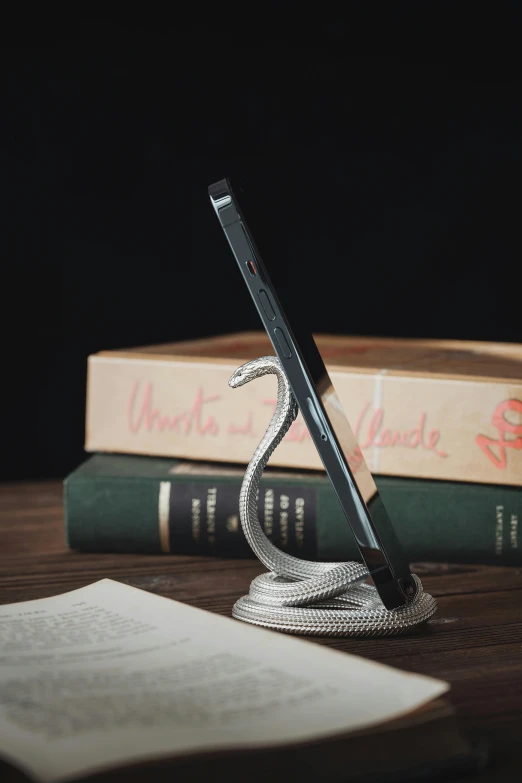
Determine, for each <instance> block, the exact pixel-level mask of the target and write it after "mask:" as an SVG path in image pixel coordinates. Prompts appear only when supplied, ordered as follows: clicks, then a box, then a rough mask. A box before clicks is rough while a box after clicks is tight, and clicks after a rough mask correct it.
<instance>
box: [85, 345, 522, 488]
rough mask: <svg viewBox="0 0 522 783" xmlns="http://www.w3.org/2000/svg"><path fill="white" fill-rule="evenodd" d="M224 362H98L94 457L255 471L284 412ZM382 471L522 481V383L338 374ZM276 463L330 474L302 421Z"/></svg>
mask: <svg viewBox="0 0 522 783" xmlns="http://www.w3.org/2000/svg"><path fill="white" fill-rule="evenodd" d="M235 369H236V367H235V365H234V364H231V363H229V362H228V361H224V360H216V361H213V362H208V361H201V362H198V361H195V360H188V359H187V360H186V361H184V360H181V359H179V358H178V359H176V358H174V359H172V358H171V359H169V358H166V357H163V358H161V357H160V358H155V357H152V356H151V357H147V356H146V355H145V356H143V357H138V356H136V355H131V356H127V357H125V356H99V355H94V356H91V357H90V359H89V368H88V385H87V419H86V444H85V445H86V449H87V451H91V452H93V451H99V452H113V453H123V454H146V455H155V456H168V457H183V458H187V459H197V460H206V461H217V462H240V463H244V464H246V463H247V462H248V461H249V460H250V457H251V455H252V452H253V451H254V449H255V447H256V445H257V443H258V442H259V440H260V439H261V437H262V435H263V433H264V431H265V428H266V425H267V423H268V421H269V419H270V415H271V413H272V411H273V407H274V405H275V397H276V389H275V386H274V382H273V379H272V378H270V377H264V378H260V379H258V380H257V381H256V382H255V383H250V384H247V385H246V386H244V387H242V388H241V389H230V388H229V386H228V379H229V377H230V375H231V374H232V372H233V371H234V370H235ZM331 375H332V379H333V382H334V384H335V387H336V390H337V392H338V395H339V398H340V401H341V404H342V405H343V407H344V409H345V410H346V413H347V415H348V419H349V421H350V422H351V424H352V428H353V429H354V431H355V433H356V436H357V439H358V442H359V444H360V446H361V448H362V452H363V454H364V457H365V459H366V461H367V463H368V465H369V467H370V469H371V470H372V472H373V473H374V474H376V475H391V476H408V477H417V478H430V479H441V480H448V481H473V482H479V483H487V484H502V485H506V484H510V485H514V486H517V485H519V484H520V477H521V475H522V383H517V382H512V383H508V382H492V381H487V380H483V381H474V382H472V381H467V380H456V379H441V378H437V377H434V376H432V377H430V376H428V377H408V376H407V375H405V374H401V375H386V374H385V373H377V374H372V373H354V372H350V371H348V370H344V371H340V370H338V369H337V370H336V369H332V372H331ZM271 464H272V465H279V466H282V467H299V468H312V469H322V463H321V461H320V458H319V456H318V454H317V451H316V449H315V446H314V444H313V442H312V440H311V438H310V434H309V432H308V430H307V428H306V426H305V424H304V421H303V419H302V418H301V416H299V417H298V418H297V420H296V421H295V422H294V424H293V425H292V427H291V429H290V431H289V432H288V434H287V435H286V437H285V438H284V440H283V442H282V443H281V445H280V446H279V447H278V448H277V450H276V451H275V453H274V455H273V457H272V458H271Z"/></svg>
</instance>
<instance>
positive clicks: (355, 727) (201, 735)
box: [0, 579, 482, 783]
mask: <svg viewBox="0 0 522 783" xmlns="http://www.w3.org/2000/svg"><path fill="white" fill-rule="evenodd" d="M405 643H407V641H406V640H405ZM426 643H427V644H428V643H429V640H426ZM448 688H449V686H448V685H447V683H445V682H442V681H440V680H437V679H434V678H431V677H425V676H422V675H417V674H409V673H406V672H403V671H399V670H397V669H393V668H391V667H389V666H385V665H382V664H378V663H375V662H372V661H369V660H366V659H364V658H361V657H358V656H355V655H349V654H347V653H342V652H339V651H336V650H334V649H331V648H328V647H324V646H322V645H320V644H317V643H313V642H310V641H303V640H301V639H296V638H293V637H290V636H285V635H283V634H278V633H275V632H272V631H266V630H263V629H259V628H255V627H253V626H248V625H245V624H243V623H239V622H236V621H234V620H232V619H229V618H225V617H221V616H219V615H215V614H212V613H210V612H206V611H203V610H200V609H195V608H193V607H190V606H187V605H185V604H181V603H178V602H176V601H172V600H170V599H167V598H163V597H161V596H158V595H154V594H151V593H148V592H145V591H142V590H138V589H136V588H133V587H130V586H128V585H125V584H122V583H120V582H114V581H112V580H109V579H104V580H102V581H100V582H96V583H94V584H92V585H89V586H87V587H83V588H80V589H79V590H75V591H72V592H70V593H65V594H63V595H58V596H54V597H51V598H45V599H37V600H35V601H27V602H24V603H18V604H9V605H6V606H2V607H0V757H1V758H2V762H3V766H1V767H0V777H1V779H2V781H5V782H6V783H7V781H15V780H16V781H21V780H29V781H43V782H44V783H46V782H48V783H55V782H56V783H58V782H59V781H68V780H71V781H72V780H76V781H78V780H82V781H87V780H90V781H93V783H94V781H98V783H102V781H120V780H125V781H126V782H127V783H130V782H131V781H141V780H154V781H163V780H165V781H166V780H172V779H173V775H176V778H177V779H178V780H205V779H207V777H208V779H212V780H213V781H221V780H223V781H225V780H226V781H233V780H245V779H248V780H249V781H258V780H259V781H261V780H266V779H267V778H270V777H272V778H275V779H280V778H283V777H285V778H286V779H292V780H300V781H312V780H317V781H319V780H320V781H334V780H336V781H340V780H346V781H370V780H371V781H383V782H384V781H390V783H391V781H396V780H397V781H399V780H401V781H404V780H409V779H412V780H413V779H418V778H419V777H420V776H423V775H424V774H426V775H430V776H433V774H435V773H436V772H438V771H440V772H443V771H447V770H448V769H451V770H455V771H456V770H461V769H469V768H473V767H476V766H477V765H478V764H479V763H481V761H482V759H481V757H480V754H478V753H477V752H476V751H475V750H473V749H472V747H471V746H470V744H469V742H468V740H467V739H466V738H464V737H463V736H462V735H461V734H460V732H459V730H458V727H457V723H456V720H455V715H454V712H453V709H452V707H451V704H450V700H449V699H448V697H447V696H445V694H447V692H448Z"/></svg>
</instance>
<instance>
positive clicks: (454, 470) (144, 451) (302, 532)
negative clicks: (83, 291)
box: [65, 332, 522, 565]
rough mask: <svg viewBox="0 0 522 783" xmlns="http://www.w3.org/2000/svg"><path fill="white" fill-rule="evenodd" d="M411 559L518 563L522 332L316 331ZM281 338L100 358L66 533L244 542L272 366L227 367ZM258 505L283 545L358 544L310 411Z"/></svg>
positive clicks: (120, 545)
mask: <svg viewBox="0 0 522 783" xmlns="http://www.w3.org/2000/svg"><path fill="white" fill-rule="evenodd" d="M316 340H317V343H318V346H319V349H320V351H321V353H322V355H323V357H324V359H325V362H326V364H327V368H328V370H329V373H330V375H331V377H332V380H333V383H334V385H335V387H336V390H337V392H338V395H339V397H340V401H341V403H342V405H343V407H344V409H345V411H346V413H347V415H348V419H349V421H350V422H351V424H352V427H353V429H354V430H355V433H356V436H357V439H358V442H359V445H360V447H361V449H362V452H363V454H364V457H365V459H366V461H367V462H368V465H369V467H370V469H371V470H372V472H373V474H374V476H375V479H376V483H377V486H378V489H379V490H380V492H381V496H382V498H383V500H384V502H385V504H386V506H387V508H388V511H389V513H390V516H391V518H392V520H393V522H394V525H395V527H396V529H397V532H398V535H399V538H400V539H401V541H402V543H403V545H404V546H405V548H406V551H407V554H408V556H409V558H410V560H411V561H420V560H422V561H426V560H427V561H432V562H433V561H444V562H452V561H453V562H461V563H462V562H475V563H478V562H482V563H495V564H499V565H506V564H512V565H520V564H521V563H522V556H521V552H522V549H521V547H520V545H519V540H520V535H521V533H520V532H519V522H520V520H521V519H522V486H521V485H522V345H516V344H498V343H478V342H462V341H459V342H456V341H435V340H405V339H384V338H383V339H378V338H364V337H339V336H338V337H334V336H322V335H318V336H317V337H316ZM267 354H273V349H272V347H271V345H270V343H269V340H268V338H267V337H266V336H265V335H264V334H263V333H260V332H259V333H258V332H250V333H241V334H233V335H226V336H222V337H215V338H211V339H206V340H195V341H190V342H184V343H174V344H167V345H155V346H148V347H141V348H135V349H126V350H121V351H104V352H101V353H98V354H95V355H93V356H91V357H90V358H89V367H88V388H87V420H86V450H87V451H88V452H95V453H94V455H93V456H91V457H90V458H89V459H87V461H86V462H84V463H83V464H82V465H81V466H80V467H79V468H78V469H77V470H76V471H74V472H73V473H72V474H71V475H70V476H69V477H68V478H67V479H66V481H65V509H66V517H65V519H66V530H67V537H68V542H69V546H70V547H71V548H73V549H78V550H83V551H91V552H92V551H127V552H128V551H136V552H137V551H142V552H166V553H168V552H172V553H177V554H208V555H212V554H214V555H219V556H225V557H227V556H228V557H248V556H249V555H250V550H249V548H248V546H247V544H246V541H245V539H244V537H243V534H242V531H241V526H240V522H239V515H238V499H239V488H240V486H241V480H242V476H243V471H244V468H245V465H246V464H247V463H248V461H249V460H250V457H251V456H252V453H253V451H254V450H255V448H256V446H257V444H258V442H259V440H260V439H261V437H262V435H263V433H264V431H265V428H266V426H267V424H268V422H269V420H270V417H271V415H272V412H273V408H274V405H275V392H276V388H275V381H274V378H273V377H263V378H260V379H258V380H257V381H254V382H252V383H249V384H247V385H245V386H243V387H241V388H240V389H231V388H229V386H228V378H229V377H230V376H231V375H232V373H233V371H234V370H235V369H236V368H237V367H238V366H239V365H241V364H242V363H244V362H245V361H248V360H250V359H253V358H255V357H257V356H263V355H267ZM258 505H259V517H260V521H261V523H262V525H263V527H264V529H265V532H266V533H267V535H268V536H269V537H270V538H271V539H272V540H273V541H274V543H275V544H276V545H277V546H279V547H280V548H281V549H282V550H284V551H286V552H288V553H290V554H293V555H296V556H298V557H304V558H306V559H319V560H335V561H342V560H351V559H357V558H358V551H357V547H356V544H355V541H354V540H353V538H352V534H351V532H350V528H349V526H348V524H347V523H346V520H345V519H344V516H343V513H342V511H341V508H340V506H339V504H338V501H337V499H336V497H335V494H334V491H333V489H332V487H331V485H330V482H329V480H328V478H327V476H326V474H325V473H324V470H323V469H322V464H321V462H320V459H319V456H318V454H317V452H316V450H315V447H314V444H313V441H312V440H311V438H310V434H309V432H308V430H307V429H306V426H305V424H304V422H303V420H302V418H301V417H300V416H299V417H298V418H297V420H296V421H295V423H294V424H293V425H292V427H291V429H290V431H289V432H288V434H287V436H286V437H285V439H284V440H283V442H282V444H281V445H280V446H279V447H278V448H277V449H276V451H275V453H274V455H273V457H272V458H271V460H270V463H269V467H268V468H267V470H266V471H265V475H264V477H263V480H262V486H261V490H260V493H259V501H258Z"/></svg>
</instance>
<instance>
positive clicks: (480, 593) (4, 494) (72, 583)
mask: <svg viewBox="0 0 522 783" xmlns="http://www.w3.org/2000/svg"><path fill="white" fill-rule="evenodd" d="M0 551H1V554H2V557H1V558H0V604H1V603H10V602H15V601H25V600H29V599H33V598H44V597H46V596H50V595H55V594H57V593H62V592H66V591H67V590H73V589H75V588H77V587H83V586H84V585H87V584H90V583H91V582H94V581H96V580H97V579H102V578H104V577H111V578H113V579H118V580H120V581H121V582H126V583H128V584H130V585H133V586H135V587H139V588H142V589H144V590H148V591H150V592H152V593H159V594H161V595H165V596H168V597H171V598H175V599H177V600H178V601H185V602H186V603H188V604H192V605H193V606H198V607H200V608H202V609H208V610H210V611H213V612H218V613H220V614H224V615H229V614H230V610H231V607H232V604H233V603H234V601H235V600H236V599H237V598H238V597H239V596H240V595H243V594H245V593H246V592H248V586H249V583H250V581H251V580H252V579H253V577H254V576H256V575H257V574H258V573H260V572H261V571H262V570H263V569H262V567H261V566H260V565H259V564H258V563H257V561H255V560H234V561H230V560H218V559H211V558H202V557H201V558H200V557H174V556H169V555H158V556H155V555H119V554H81V553H76V552H70V551H68V550H67V547H66V545H65V541H64V534H63V516H62V489H61V484H60V482H42V483H19V484H9V485H3V486H2V485H0ZM415 570H416V572H417V573H418V574H419V575H420V576H421V578H422V580H423V584H424V587H425V588H426V590H427V591H428V592H430V593H432V595H434V596H436V597H437V599H438V603H439V612H438V614H437V615H436V616H435V618H434V619H433V620H432V621H431V623H430V624H429V626H428V627H424V628H423V629H422V630H420V631H418V632H416V633H414V634H413V635H411V636H408V637H402V638H401V637H398V638H383V639H376V640H353V639H348V640H341V639H317V640H316V641H318V642H319V643H320V644H327V645H329V646H331V647H335V648H337V649H339V650H346V651H349V652H351V653H356V654H358V655H363V656H367V657H368V658H372V659H374V660H377V661H382V662H383V663H388V664H392V665H393V666H396V667H398V668H401V669H406V670H408V671H414V672H421V673H423V674H429V675H433V676H435V677H440V678H442V679H444V680H447V681H448V682H450V683H451V686H452V690H451V701H452V702H453V704H454V705H455V707H456V708H457V713H458V715H459V717H460V720H461V725H462V726H463V728H464V730H466V731H471V732H473V734H474V735H476V736H477V735H478V736H479V737H483V738H485V740H486V741H487V742H489V743H490V744H491V761H490V764H489V765H488V767H487V768H486V769H483V770H481V771H480V772H478V773H476V774H475V775H474V776H473V778H472V779H473V780H474V781H477V783H478V782H479V781H481V782H482V781H493V780H494V781H497V782H499V781H516V780H520V779H521V778H522V748H521V744H522V568H521V569H515V568H497V567H486V566H469V565H465V566H464V565H463V566H459V565H441V564H439V565H430V564H417V565H416V566H415ZM12 774H13V773H10V776H8V777H9V780H14V779H15V777H16V775H15V777H11V775H12ZM0 776H1V770H0ZM4 779H5V778H4Z"/></svg>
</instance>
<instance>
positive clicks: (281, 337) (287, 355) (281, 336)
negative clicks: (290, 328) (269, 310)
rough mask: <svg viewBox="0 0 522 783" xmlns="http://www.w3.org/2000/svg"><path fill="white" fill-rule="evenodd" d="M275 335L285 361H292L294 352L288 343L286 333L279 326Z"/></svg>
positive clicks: (275, 330)
mask: <svg viewBox="0 0 522 783" xmlns="http://www.w3.org/2000/svg"><path fill="white" fill-rule="evenodd" d="M274 335H275V338H276V340H277V342H278V343H279V347H280V348H281V353H282V354H283V358H284V359H291V357H292V351H291V350H290V346H289V345H288V341H287V339H286V337H285V333H284V332H283V330H282V329H280V328H279V326H276V328H275V329H274Z"/></svg>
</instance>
